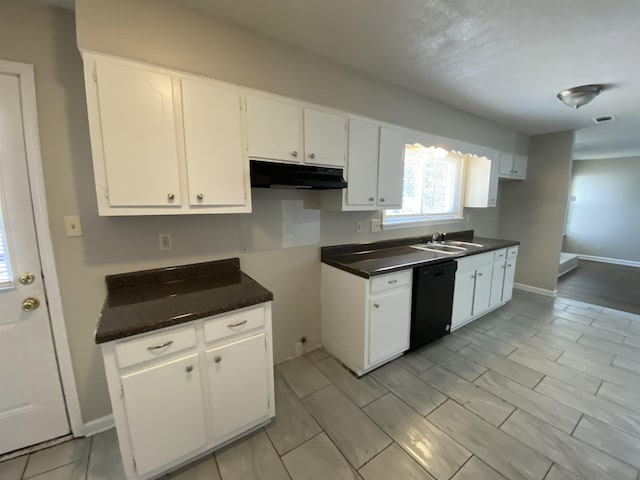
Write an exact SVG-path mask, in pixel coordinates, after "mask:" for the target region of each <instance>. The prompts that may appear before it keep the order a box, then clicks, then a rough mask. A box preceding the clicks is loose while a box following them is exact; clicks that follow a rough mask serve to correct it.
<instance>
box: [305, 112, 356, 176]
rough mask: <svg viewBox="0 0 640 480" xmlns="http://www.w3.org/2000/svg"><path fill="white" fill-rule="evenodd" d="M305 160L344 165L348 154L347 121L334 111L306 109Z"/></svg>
mask: <svg viewBox="0 0 640 480" xmlns="http://www.w3.org/2000/svg"><path fill="white" fill-rule="evenodd" d="M304 152H305V158H304V162H305V163H309V164H314V165H328V166H335V167H343V166H344V159H345V157H346V156H347V121H346V119H345V118H344V117H341V116H339V115H335V114H333V113H327V112H320V111H318V110H312V109H310V108H305V109H304Z"/></svg>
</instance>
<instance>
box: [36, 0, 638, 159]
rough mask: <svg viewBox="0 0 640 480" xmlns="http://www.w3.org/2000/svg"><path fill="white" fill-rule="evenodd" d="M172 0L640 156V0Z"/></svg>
mask: <svg viewBox="0 0 640 480" xmlns="http://www.w3.org/2000/svg"><path fill="white" fill-rule="evenodd" d="M43 1H46V0H43ZM49 1H50V2H51V3H65V2H66V3H67V4H72V3H73V0H49ZM170 1H172V2H173V3H175V4H179V5H183V6H185V7H189V8H193V9H197V10H199V11H201V12H203V13H206V14H209V15H212V16H215V17H217V18H221V19H224V20H227V21H231V22H233V23H236V24H240V25H243V26H245V27H247V28H249V29H251V30H255V31H257V32H260V33H263V34H265V35H268V36H271V37H274V38H277V39H279V40H280V41H283V42H285V43H288V44H292V45H295V46H297V47H299V48H302V49H304V50H307V51H309V52H312V53H315V54H317V55H321V56H323V57H326V58H329V59H332V60H334V61H336V62H338V63H341V64H343V65H347V66H350V67H353V68H356V69H358V70H360V71H362V72H365V73H367V74H369V75H371V76H373V77H376V78H379V79H382V80H386V81H389V82H392V83H395V84H397V85H401V86H403V87H405V88H407V89H409V90H413V91H415V92H418V93H422V94H424V95H426V96H429V97H432V98H434V99H437V100H440V101H442V102H444V103H447V104H449V105H453V106H455V107H457V108H459V109H461V110H464V111H467V112H471V113H474V114H477V115H480V116H483V117H486V118H489V119H492V120H495V121H497V122H499V123H503V124H506V125H509V126H513V127H515V128H517V129H519V130H521V131H524V132H526V133H529V134H537V133H548V132H555V131H560V130H567V129H576V130H577V133H576V148H575V154H576V157H577V158H597V157H600V158H604V157H614V156H634V155H640V56H639V53H638V52H639V46H640V23H639V19H640V1H639V0H612V1H608V2H607V1H602V0H560V1H559V0H492V1H490V2H487V1H478V0H322V1H318V0H170ZM590 83H604V84H607V85H610V88H609V89H608V90H606V91H605V92H604V93H602V94H601V95H600V97H598V98H596V99H595V100H594V101H593V102H592V103H591V104H589V105H587V106H585V107H582V108H581V109H580V110H573V109H570V108H569V107H566V106H565V105H563V104H562V103H561V102H560V101H559V100H557V99H556V97H555V95H556V93H557V92H559V91H560V90H563V89H566V88H569V87H572V86H577V85H583V84H590ZM602 115H615V117H616V122H615V123H613V124H609V125H606V124H605V125H593V121H592V118H593V117H596V116H602Z"/></svg>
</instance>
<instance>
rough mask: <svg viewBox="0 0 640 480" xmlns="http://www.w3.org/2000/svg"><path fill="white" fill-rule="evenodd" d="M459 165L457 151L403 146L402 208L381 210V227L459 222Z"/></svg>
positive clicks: (460, 177) (460, 160)
mask: <svg viewBox="0 0 640 480" xmlns="http://www.w3.org/2000/svg"><path fill="white" fill-rule="evenodd" d="M463 163H464V156H463V155H462V154H461V153H459V152H452V151H451V152H450V151H447V150H444V149H442V148H440V147H428V148H427V147H424V146H422V145H419V144H415V145H407V146H406V148H405V154H404V185H403V194H402V208H401V209H398V210H385V211H384V214H383V224H384V225H385V227H386V228H393V227H394V226H396V227H401V226H403V227H406V226H407V224H413V225H428V224H436V223H447V222H451V221H459V220H461V219H462V167H463Z"/></svg>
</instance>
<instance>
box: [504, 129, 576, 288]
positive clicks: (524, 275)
mask: <svg viewBox="0 0 640 480" xmlns="http://www.w3.org/2000/svg"><path fill="white" fill-rule="evenodd" d="M573 136H574V135H573V131H567V132H559V133H550V134H546V135H535V136H532V137H530V143H529V163H528V166H527V179H526V181H524V182H520V181H510V182H504V181H503V182H501V187H500V188H501V196H500V199H499V201H500V218H499V224H498V233H499V236H500V237H501V238H508V239H513V240H520V242H522V244H521V245H520V250H519V252H518V263H517V267H516V282H518V283H522V284H525V285H529V286H532V287H537V288H542V289H544V290H551V291H553V290H555V289H556V285H557V275H558V262H559V260H560V250H561V247H562V233H563V230H564V222H565V214H566V208H567V198H568V195H569V182H570V174H571V159H572V151H573Z"/></svg>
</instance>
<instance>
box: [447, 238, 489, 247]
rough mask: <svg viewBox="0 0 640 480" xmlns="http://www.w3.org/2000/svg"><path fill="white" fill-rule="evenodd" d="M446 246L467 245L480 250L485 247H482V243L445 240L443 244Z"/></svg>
mask: <svg viewBox="0 0 640 480" xmlns="http://www.w3.org/2000/svg"><path fill="white" fill-rule="evenodd" d="M443 243H444V244H445V245H460V246H463V245H467V246H469V247H478V248H482V247H484V245H482V244H481V243H473V242H462V241H459V240H445V241H444V242H443Z"/></svg>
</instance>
